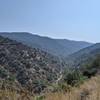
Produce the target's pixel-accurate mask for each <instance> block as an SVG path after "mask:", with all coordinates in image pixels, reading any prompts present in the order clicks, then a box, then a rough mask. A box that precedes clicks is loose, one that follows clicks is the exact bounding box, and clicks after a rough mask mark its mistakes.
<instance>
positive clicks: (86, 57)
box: [67, 43, 100, 67]
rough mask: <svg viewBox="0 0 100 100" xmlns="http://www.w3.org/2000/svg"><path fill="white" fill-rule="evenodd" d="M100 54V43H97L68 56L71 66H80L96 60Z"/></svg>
mask: <svg viewBox="0 0 100 100" xmlns="http://www.w3.org/2000/svg"><path fill="white" fill-rule="evenodd" d="M99 54H100V43H96V44H94V45H92V46H89V47H87V48H84V49H81V50H80V51H78V52H76V53H73V54H72V55H70V56H69V57H68V58H67V62H68V65H69V66H73V67H80V66H83V65H84V64H86V63H88V62H89V61H91V60H94V59H95V57H96V56H97V55H99Z"/></svg>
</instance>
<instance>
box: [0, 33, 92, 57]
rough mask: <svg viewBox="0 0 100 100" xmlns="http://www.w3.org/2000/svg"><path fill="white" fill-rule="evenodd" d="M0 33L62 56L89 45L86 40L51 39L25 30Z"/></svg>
mask: <svg viewBox="0 0 100 100" xmlns="http://www.w3.org/2000/svg"><path fill="white" fill-rule="evenodd" d="M0 35H2V36H4V37H8V38H10V39H13V40H16V41H18V42H22V43H24V44H26V45H28V46H31V47H33V48H34V47H35V48H40V49H42V50H44V51H46V52H49V53H51V54H53V55H57V56H64V57H66V56H68V55H69V54H72V53H74V52H76V51H78V50H80V49H82V48H85V47H88V46H90V45H91V43H88V42H82V41H71V40H66V39H52V38H49V37H42V36H38V35H34V34H30V33H25V32H13V33H0Z"/></svg>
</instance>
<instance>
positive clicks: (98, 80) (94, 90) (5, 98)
mask: <svg viewBox="0 0 100 100" xmlns="http://www.w3.org/2000/svg"><path fill="white" fill-rule="evenodd" d="M0 100H100V76H96V77H92V78H91V79H90V80H88V81H86V82H85V83H84V84H82V85H81V86H80V87H77V88H72V89H71V90H70V91H69V92H68V93H61V92H59V93H50V94H46V96H45V99H44V96H40V97H35V98H34V97H31V96H29V95H28V94H27V93H24V92H23V93H20V94H18V93H16V92H14V91H12V92H10V91H8V90H4V91H3V90H1V91H0Z"/></svg>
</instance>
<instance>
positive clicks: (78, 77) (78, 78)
mask: <svg viewBox="0 0 100 100" xmlns="http://www.w3.org/2000/svg"><path fill="white" fill-rule="evenodd" d="M85 79H86V77H84V76H83V75H82V73H81V72H80V71H78V70H73V71H69V72H67V73H65V75H64V81H65V82H67V84H68V85H71V86H77V85H79V84H81V83H83V81H84V80H85Z"/></svg>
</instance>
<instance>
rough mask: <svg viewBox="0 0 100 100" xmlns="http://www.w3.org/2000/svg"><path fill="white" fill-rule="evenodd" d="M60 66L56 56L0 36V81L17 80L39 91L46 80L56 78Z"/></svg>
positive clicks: (54, 79)
mask: <svg viewBox="0 0 100 100" xmlns="http://www.w3.org/2000/svg"><path fill="white" fill-rule="evenodd" d="M61 68H62V66H61V63H60V61H59V59H58V58H57V57H54V56H52V55H50V54H48V53H46V52H44V51H41V50H39V49H35V48H34V49H32V48H30V47H28V46H25V45H23V44H21V43H18V42H16V41H13V40H10V39H8V38H3V37H1V36H0V83H1V81H3V80H5V81H6V84H7V83H9V82H12V81H13V82H18V83H19V84H20V85H21V86H23V87H26V88H28V89H31V90H33V91H34V92H36V91H37V92H41V90H40V89H43V88H45V87H46V84H47V83H48V82H51V83H52V82H55V81H56V80H57V77H58V75H59V73H60V71H61ZM20 85H19V86H20Z"/></svg>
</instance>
